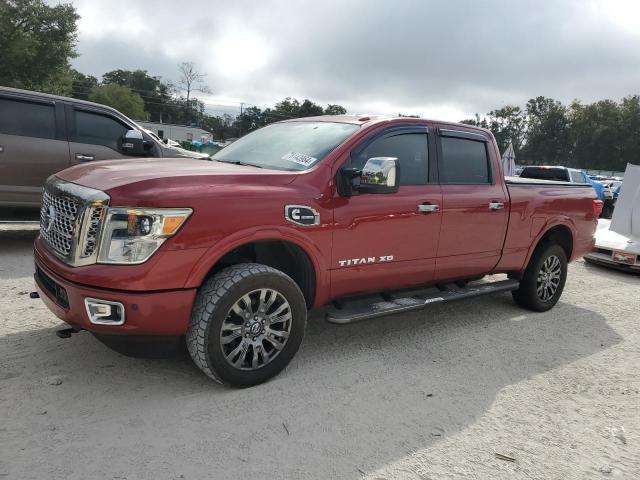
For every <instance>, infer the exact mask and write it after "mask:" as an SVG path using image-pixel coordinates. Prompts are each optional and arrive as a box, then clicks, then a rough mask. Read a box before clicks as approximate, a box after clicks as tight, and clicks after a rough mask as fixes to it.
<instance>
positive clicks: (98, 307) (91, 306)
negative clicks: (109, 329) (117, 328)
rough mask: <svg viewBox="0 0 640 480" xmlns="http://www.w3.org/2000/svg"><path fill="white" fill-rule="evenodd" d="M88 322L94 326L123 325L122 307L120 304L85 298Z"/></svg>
mask: <svg viewBox="0 0 640 480" xmlns="http://www.w3.org/2000/svg"><path fill="white" fill-rule="evenodd" d="M84 305H85V307H86V309H87V316H88V317H89V321H90V322H91V323H94V324H96V325H122V324H123V323H124V305H122V304H121V303H120V302H111V301H109V300H98V299H97V298H85V299H84Z"/></svg>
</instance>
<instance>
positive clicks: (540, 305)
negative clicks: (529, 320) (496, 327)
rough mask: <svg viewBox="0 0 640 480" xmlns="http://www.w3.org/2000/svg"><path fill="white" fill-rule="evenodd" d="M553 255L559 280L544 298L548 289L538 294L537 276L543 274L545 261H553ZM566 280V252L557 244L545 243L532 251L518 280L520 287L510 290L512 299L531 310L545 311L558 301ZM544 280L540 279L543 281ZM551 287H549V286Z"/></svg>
mask: <svg viewBox="0 0 640 480" xmlns="http://www.w3.org/2000/svg"><path fill="white" fill-rule="evenodd" d="M553 257H555V258H556V259H557V260H558V262H559V268H560V273H559V279H558V280H559V281H558V284H557V287H555V290H554V291H553V294H552V295H550V296H549V298H544V297H545V296H546V295H549V292H550V291H551V290H550V289H549V290H545V288H544V286H543V287H542V288H543V291H544V293H543V294H542V295H541V294H539V290H538V288H539V287H540V283H539V281H538V278H539V276H540V275H544V274H545V273H546V271H543V266H545V262H547V261H549V262H550V263H554V262H555V261H554V260H553ZM566 280H567V254H566V253H565V251H564V249H563V248H562V247H561V246H560V245H557V244H547V245H542V246H540V247H538V249H537V250H536V251H535V252H534V254H533V255H532V256H531V259H530V260H529V265H527V268H526V270H525V272H524V275H523V276H522V279H521V280H520V287H519V288H518V289H517V290H514V291H513V292H511V294H512V295H513V299H514V300H515V302H516V303H517V304H518V305H520V306H521V307H524V308H526V309H528V310H533V311H535V312H546V311H547V310H550V309H551V308H553V306H554V305H555V304H556V303H558V300H559V299H560V296H561V295H562V290H564V284H565V282H566ZM544 282H545V280H542V283H544ZM549 288H551V287H549Z"/></svg>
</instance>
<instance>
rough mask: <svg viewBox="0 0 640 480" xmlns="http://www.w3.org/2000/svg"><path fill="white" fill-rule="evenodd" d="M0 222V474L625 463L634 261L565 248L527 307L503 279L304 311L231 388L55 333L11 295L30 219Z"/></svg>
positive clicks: (287, 472)
mask: <svg viewBox="0 0 640 480" xmlns="http://www.w3.org/2000/svg"><path fill="white" fill-rule="evenodd" d="M4 230H5V231H4V233H0V292H2V297H3V301H2V302H0V478H9V479H102V478H106V479H154V480H156V479H182V478H185V479H205V478H206V479H218V478H219V479H231V478H255V479H263V478H269V479H272V478H273V479H275V478H277V479H280V478H287V479H298V478H300V479H331V478H347V479H359V478H369V479H433V480H441V479H460V478H462V479H467V478H469V479H503V478H504V479H545V480H546V479H590V478H597V479H600V478H624V479H637V478H640V334H639V330H640V277H638V276H632V275H626V274H622V273H618V272H613V271H608V270H603V269H601V268H596V267H591V266H588V265H585V264H584V263H582V262H577V263H575V264H573V265H572V266H571V268H570V272H569V280H568V282H567V287H566V290H565V293H564V296H563V297H562V300H561V302H560V303H559V304H558V306H557V307H556V308H555V309H554V310H552V311H551V312H548V313H544V314H532V313H529V312H525V311H523V310H521V309H519V308H518V307H516V306H515V305H514V304H513V303H512V301H511V297H510V295H509V294H500V295H496V296H493V297H487V298H483V299H478V300H470V301H466V302H463V303H457V304H451V305H446V306H435V307H433V308H431V309H429V310H426V311H425V312H422V313H417V314H411V315H402V316H395V317H388V318H384V319H379V320H374V321H370V322H368V323H362V324H358V325H352V326H334V325H330V324H327V323H325V322H324V320H323V319H322V316H321V314H320V313H315V314H314V315H312V317H311V319H310V322H309V329H308V334H307V337H306V339H305V341H304V343H303V345H302V348H301V350H300V352H299V353H298V355H297V357H296V358H295V359H294V361H293V362H292V363H291V365H290V366H289V367H288V368H287V369H286V371H285V372H283V373H282V374H281V375H280V376H279V377H277V378H276V379H274V380H273V381H271V382H269V383H267V384H265V385H261V386H258V387H254V388H251V389H246V390H232V389H228V388H224V387H220V386H217V385H215V384H213V383H211V382H210V381H208V380H207V378H206V377H205V376H204V375H203V374H201V373H200V372H199V371H198V370H197V369H196V368H195V367H194V366H193V365H192V363H191V361H190V360H189V359H188V358H187V357H178V358H174V359H167V360H140V359H131V358H127V357H123V356H121V355H118V354H116V353H114V352H113V351H111V350H109V349H107V348H106V347H104V346H103V345H102V344H100V343H99V342H98V341H97V340H95V339H94V338H93V337H92V336H91V335H89V334H87V333H86V332H83V333H81V334H80V335H77V336H74V337H73V338H71V339H68V340H61V339H58V338H57V337H56V336H55V335H54V332H55V330H56V329H57V328H60V327H61V324H60V322H59V321H58V320H56V318H55V317H54V316H53V315H51V314H50V313H49V312H48V311H47V310H46V308H45V307H44V306H43V305H42V304H41V303H40V301H39V300H30V299H29V296H28V292H29V291H31V290H32V279H31V274H32V268H33V267H32V260H31V251H30V244H31V242H32V240H33V238H34V235H35V233H34V232H31V233H30V232H27V233H20V232H15V231H13V232H11V231H9V232H7V231H6V230H7V229H6V228H4ZM496 453H498V454H502V455H505V456H507V457H508V458H511V459H513V460H514V461H510V460H509V459H508V458H507V457H503V458H502V459H500V458H497V456H496Z"/></svg>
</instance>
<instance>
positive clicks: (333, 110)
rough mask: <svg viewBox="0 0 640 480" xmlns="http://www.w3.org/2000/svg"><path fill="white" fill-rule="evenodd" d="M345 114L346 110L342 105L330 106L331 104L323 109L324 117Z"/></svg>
mask: <svg viewBox="0 0 640 480" xmlns="http://www.w3.org/2000/svg"><path fill="white" fill-rule="evenodd" d="M346 113H347V109H346V108H344V107H343V106H342V105H332V104H331V103H330V104H329V105H327V107H326V108H325V109H324V114H325V115H344V114H346Z"/></svg>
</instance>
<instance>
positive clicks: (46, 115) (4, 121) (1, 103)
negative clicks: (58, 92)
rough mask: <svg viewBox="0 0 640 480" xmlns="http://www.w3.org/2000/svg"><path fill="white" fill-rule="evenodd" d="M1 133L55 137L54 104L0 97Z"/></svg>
mask: <svg viewBox="0 0 640 480" xmlns="http://www.w3.org/2000/svg"><path fill="white" fill-rule="evenodd" d="M0 133H4V134H7V135H20V136H22V137H37V138H55V137H56V113H55V109H54V106H53V105H49V104H43V103H33V102H22V101H19V100H9V99H7V98H0Z"/></svg>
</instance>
